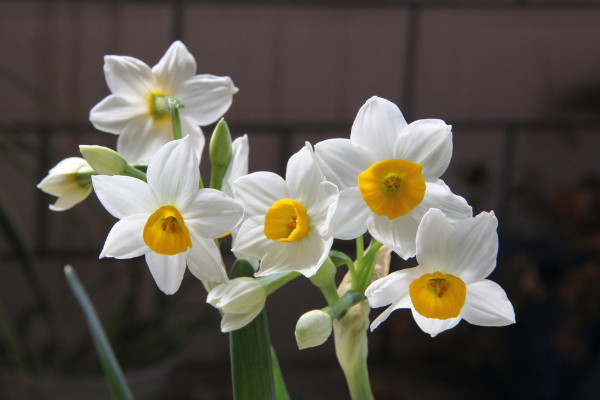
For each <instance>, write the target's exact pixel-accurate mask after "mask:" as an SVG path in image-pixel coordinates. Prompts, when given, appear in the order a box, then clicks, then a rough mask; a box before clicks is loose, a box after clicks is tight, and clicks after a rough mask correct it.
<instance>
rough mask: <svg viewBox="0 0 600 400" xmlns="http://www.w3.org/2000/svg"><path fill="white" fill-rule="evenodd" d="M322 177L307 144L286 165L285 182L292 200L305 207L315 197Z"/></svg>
mask: <svg viewBox="0 0 600 400" xmlns="http://www.w3.org/2000/svg"><path fill="white" fill-rule="evenodd" d="M323 180H324V177H323V173H322V172H321V169H320V168H319V165H318V164H317V162H316V161H315V159H314V154H313V151H312V148H311V147H310V145H309V144H308V143H307V144H306V145H305V146H304V147H303V148H302V149H300V151H298V152H297V153H295V154H293V155H292V156H291V157H290V159H289V160H288V163H287V170H286V175H285V181H286V182H287V185H288V188H289V191H290V195H291V196H292V198H293V199H294V200H297V201H299V202H300V203H302V204H304V205H306V204H308V203H309V202H310V201H312V200H313V199H314V198H315V197H316V195H317V188H318V187H319V184H320V183H321V182H323Z"/></svg>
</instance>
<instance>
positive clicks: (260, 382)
mask: <svg viewBox="0 0 600 400" xmlns="http://www.w3.org/2000/svg"><path fill="white" fill-rule="evenodd" d="M253 275H254V268H253V267H252V264H250V263H249V262H248V261H246V260H237V261H236V262H235V263H234V264H233V267H232V268H231V276H230V278H232V279H233V278H238V277H241V276H253ZM229 349H230V353H231V357H230V358H231V379H232V383H233V397H234V399H235V400H275V399H276V397H275V379H274V376H273V375H274V374H273V358H272V348H271V341H270V339H269V328H268V326H267V313H266V310H265V309H264V308H263V310H262V311H261V313H260V314H258V316H257V317H256V318H255V319H254V320H253V321H252V322H250V323H249V324H248V325H246V326H245V327H243V328H241V329H238V330H235V331H232V332H230V333H229Z"/></svg>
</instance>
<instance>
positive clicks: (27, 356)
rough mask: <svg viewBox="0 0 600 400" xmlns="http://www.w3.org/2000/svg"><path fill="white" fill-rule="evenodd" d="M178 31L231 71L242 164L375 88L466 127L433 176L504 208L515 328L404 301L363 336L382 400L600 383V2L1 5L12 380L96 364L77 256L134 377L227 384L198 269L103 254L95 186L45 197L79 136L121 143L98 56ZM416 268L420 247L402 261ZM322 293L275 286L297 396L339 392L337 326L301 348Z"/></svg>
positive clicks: (217, 68) (71, 375)
mask: <svg viewBox="0 0 600 400" xmlns="http://www.w3.org/2000/svg"><path fill="white" fill-rule="evenodd" d="M175 39H181V40H182V41H183V42H184V43H185V44H186V46H187V47H188V49H189V50H190V51H191V52H192V54H193V55H194V56H195V57H196V61H197V64H198V73H210V74H215V75H228V76H230V77H231V78H232V79H233V81H234V82H235V84H236V86H237V87H238V88H239V89H240V91H239V93H237V94H236V95H235V96H234V101H233V105H232V107H231V109H230V110H229V111H228V112H227V114H226V115H225V118H226V120H227V121H228V123H229V125H230V128H231V131H232V135H233V136H234V137H236V136H240V135H242V134H244V133H247V134H248V135H249V140H250V148H251V151H250V171H258V170H268V171H273V172H278V173H280V174H281V173H283V171H284V170H285V163H286V161H287V159H288V157H289V156H290V155H291V154H293V153H294V152H296V151H297V150H298V149H299V148H300V147H301V146H302V144H303V143H304V142H305V141H310V142H311V143H313V144H314V143H316V142H318V141H321V140H323V139H326V138H331V137H348V136H349V133H350V126H351V124H352V122H353V120H354V117H355V115H356V112H357V111H358V109H359V108H360V106H361V105H362V104H363V103H364V102H365V101H366V100H367V99H368V98H369V97H371V96H372V95H378V96H381V97H385V98H387V99H390V100H392V101H394V102H395V103H397V104H398V106H399V107H400V108H401V110H402V111H403V113H404V115H405V117H406V119H407V120H408V121H409V122H410V121H413V120H415V119H421V118H441V119H443V120H445V121H446V122H447V123H449V124H451V125H453V132H454V155H453V159H452V162H451V164H450V167H449V169H448V171H447V172H446V174H445V175H444V176H443V177H442V178H443V179H444V180H445V181H446V182H447V183H448V184H449V185H450V187H451V188H452V189H453V191H454V192H455V193H457V194H460V195H463V196H464V197H465V198H466V199H467V200H468V201H469V203H470V204H471V205H472V206H473V209H474V212H475V213H479V212H481V211H488V210H492V209H493V210H494V211H495V212H496V214H497V215H498V218H499V221H500V226H499V233H500V254H499V260H498V267H497V269H496V271H495V272H494V273H493V274H492V275H491V279H493V280H495V281H497V282H498V283H500V284H501V285H502V286H503V287H504V288H505V290H506V292H507V294H508V296H509V299H511V301H512V302H513V305H514V306H515V310H516V315H517V324H516V325H514V326H511V327H508V328H482V327H473V326H468V324H466V323H465V322H462V323H461V324H460V325H459V326H458V327H457V328H455V329H453V330H451V331H448V332H445V333H442V334H441V335H440V336H438V337H436V338H434V339H431V338H430V337H429V336H427V335H426V334H424V333H423V332H421V331H420V330H419V329H418V327H417V326H416V324H415V323H414V321H413V320H412V317H411V316H410V314H409V313H408V312H402V311H399V312H396V313H394V314H392V317H390V318H389V319H388V321H387V322H386V323H385V324H383V325H382V326H381V327H380V328H378V329H377V331H376V332H374V333H373V334H371V335H370V345H371V347H370V366H371V375H372V381H373V386H374V391H375V393H376V396H377V398H378V399H429V398H436V399H455V398H456V399H458V398H461V399H465V398H473V399H478V398H482V397H483V396H485V397H486V398H488V399H508V398H511V399H594V398H598V395H597V390H596V388H595V383H596V382H597V380H598V379H600V357H599V355H600V353H599V349H598V345H599V343H600V339H599V338H600V329H599V328H600V284H599V283H600V168H599V167H600V161H599V157H598V155H599V151H600V72H599V71H600V3H598V2H597V1H592V0H590V1H580V0H564V1H559V0H557V1H544V0H538V1H535V0H530V1H527V0H523V1H520V0H487V1H486V0H447V1H441V0H439V1H438V0H431V1H426V0H422V1H419V0H406V1H402V0H398V1H394V0H388V1H375V0H373V1H367V0H364V1H360V0H354V1H342V0H338V1H325V0H305V1H300V0H298V1H225V2H219V1H201V0H180V1H166V0H165V1H159V0H156V1H135V0H129V1H127V0H124V1H104V2H100V1H92V0H90V1H52V2H44V1H6V0H3V1H0V48H1V49H2V51H1V52H0V72H1V75H0V78H1V79H0V93H1V96H0V124H1V127H2V131H1V132H0V138H2V139H1V141H0V146H1V150H2V153H1V154H0V166H1V170H2V173H1V174H0V182H1V191H0V194H1V197H0V201H1V205H2V210H3V221H4V220H5V217H6V218H9V219H10V220H12V222H13V225H14V226H17V227H18V229H19V231H20V237H21V239H22V240H21V241H19V240H18V237H17V238H15V237H14V235H11V234H9V233H7V231H4V232H3V234H4V237H3V240H0V250H1V252H2V260H3V263H2V266H1V268H2V272H3V278H2V279H0V289H1V292H0V300H1V302H2V304H0V306H1V309H2V310H3V314H5V315H4V317H5V318H4V317H3V319H4V320H6V321H9V322H10V324H11V325H12V328H10V327H9V328H6V329H9V330H10V329H12V331H13V332H15V333H16V334H15V335H14V336H15V337H16V338H17V339H18V341H19V342H20V343H19V344H17V345H15V346H16V347H15V346H13V347H11V346H9V345H7V344H6V343H4V345H3V350H4V353H3V354H4V358H3V362H2V364H3V366H4V369H5V370H6V373H5V374H4V375H6V377H5V378H3V379H4V381H2V382H5V383H4V384H3V385H1V386H0V397H2V398H15V399H16V398H29V397H27V396H33V397H31V398H42V397H39V393H40V392H39V390H42V389H39V388H37V386H36V385H37V383H36V381H37V376H38V375H41V376H42V377H43V378H44V379H46V378H47V379H50V378H52V379H54V377H55V376H62V379H63V380H64V379H66V382H67V385H68V386H73V385H75V382H76V381H77V382H79V381H82V380H85V379H87V377H88V375H89V373H92V372H98V367H97V360H96V358H95V354H94V351H93V348H92V347H91V343H90V342H89V341H88V333H87V330H86V327H85V323H84V320H83V316H82V314H81V312H80V311H79V308H78V306H77V304H75V301H74V298H73V296H72V294H71V292H70V291H69V290H68V288H67V286H66V282H65V280H64V277H63V271H62V267H63V266H64V265H65V264H72V265H74V266H75V268H76V270H77V271H78V273H79V275H80V277H81V278H82V280H83V281H84V284H86V287H87V288H88V290H89V291H90V293H91V295H92V300H93V301H94V303H95V304H96V306H97V307H98V309H99V312H100V315H101V317H102V319H103V322H104V323H105V325H106V326H107V330H108V331H109V334H110V335H111V340H113V342H114V344H115V348H116V350H117V353H118V355H119V358H120V359H122V360H123V364H124V365H125V368H126V370H128V371H131V372H132V373H134V377H137V375H135V373H136V371H139V370H140V369H142V370H144V369H146V370H147V369H148V366H149V365H155V364H156V365H159V367H156V368H154V369H152V368H150V369H152V373H157V374H158V372H156V371H159V372H160V371H162V375H163V379H161V380H159V379H158V378H151V379H150V382H152V384H153V385H154V386H153V393H154V394H155V397H152V396H148V397H144V396H145V395H144V394H142V392H143V389H135V390H140V392H137V393H139V394H140V396H141V397H140V398H175V399H227V398H230V396H231V394H230V393H229V390H230V389H229V377H228V374H229V370H228V364H227V363H228V358H227V357H228V355H227V352H228V347H227V346H228V345H227V336H226V335H223V334H221V333H220V332H219V331H218V323H219V321H218V313H217V312H216V311H215V310H213V309H212V308H210V307H209V306H207V305H205V293H204V291H203V289H202V286H201V285H200V283H199V282H197V281H195V279H194V278H193V277H192V276H191V275H190V274H187V275H186V277H185V278H184V287H183V288H182V291H181V293H178V294H177V295H175V296H170V297H169V298H166V296H164V295H162V293H160V292H159V291H158V289H157V288H156V287H155V285H154V282H153V281H152V278H151V276H150V274H149V273H148V272H147V267H146V266H145V264H144V262H143V259H141V260H133V261H117V260H112V259H103V260H98V259H97V257H98V254H99V252H100V249H101V247H102V245H103V243H104V239H105V238H106V234H107V233H108V231H109V230H110V227H111V226H112V224H113V223H114V222H115V220H114V219H113V218H112V217H111V216H110V215H108V214H107V213H106V212H105V211H104V209H103V208H102V206H101V205H100V204H99V202H98V201H97V199H96V198H95V196H94V195H92V196H90V198H88V200H86V202H85V203H83V204H80V205H78V206H76V207H75V208H74V209H72V210H70V211H67V212H64V213H53V212H51V211H49V210H48V209H47V205H48V204H49V203H52V202H54V199H53V198H51V197H50V196H47V195H45V194H43V193H41V192H40V191H38V190H37V189H36V188H35V185H36V184H37V183H38V182H39V181H40V180H41V179H42V178H43V177H44V176H45V175H46V173H47V171H48V169H50V168H51V167H52V166H54V165H55V164H56V163H57V162H58V161H60V160H62V159H63V158H66V157H70V156H78V155H79V154H78V147H77V146H78V145H79V144H102V145H105V146H109V147H113V148H114V146H115V144H116V137H115V136H113V135H110V134H107V133H103V132H99V131H96V130H94V128H93V127H92V126H91V124H90V123H89V121H88V113H89V110H90V109H91V108H92V107H93V106H94V105H95V104H96V103H98V102H99V101H100V100H102V99H103V98H104V97H105V96H106V95H108V94H109V91H108V88H107V87H106V84H105V81H104V75H103V71H102V65H103V56H104V55H106V54H119V55H130V56H134V57H137V58H140V59H142V60H143V61H145V62H146V63H147V64H149V65H151V66H152V65H154V64H156V63H157V62H158V60H159V58H160V57H161V56H162V55H163V53H164V52H165V50H166V49H167V48H168V46H169V45H170V43H171V42H172V41H173V40H175ZM211 131H212V127H207V128H205V129H204V132H205V135H209V134H210V132H211ZM205 158H207V157H205ZM205 161H206V160H205ZM203 167H204V169H203V173H204V174H206V173H207V168H206V167H207V163H206V162H203ZM205 179H207V177H206V175H205ZM3 224H4V222H3ZM3 226H4V225H3ZM341 245H344V244H343V243H341ZM406 265H409V266H413V265H414V261H413V263H411V262H408V263H400V261H399V260H394V265H393V268H399V267H401V266H406ZM323 305H324V301H322V300H321V298H320V294H319V293H318V291H317V289H315V288H313V287H312V286H311V285H310V284H309V283H307V282H306V281H301V280H298V281H295V282H293V283H292V284H290V285H289V288H288V287H286V288H285V289H284V290H282V291H281V293H276V294H275V295H274V296H273V297H272V298H269V302H268V305H267V306H268V311H269V314H270V326H271V334H272V339H273V344H274V346H275V348H276V349H277V350H278V352H279V355H280V361H281V365H282V368H283V370H284V375H285V376H286V378H287V380H288V385H289V387H290V392H291V393H292V396H294V395H295V396H294V398H298V399H300V398H307V399H308V398H311V399H314V398H327V399H338V398H339V399H344V398H347V397H348V396H347V392H346V388H345V383H344V380H343V376H342V373H341V370H339V368H338V367H337V366H336V360H335V355H334V352H333V344H332V341H331V340H330V341H329V342H328V343H326V344H325V345H324V346H322V347H320V348H316V349H308V350H304V351H302V352H300V351H298V350H297V349H296V345H295V341H294V336H293V332H294V326H295V323H296V320H297V318H298V317H299V316H300V315H301V314H302V313H303V312H305V311H307V310H310V309H312V308H320V307H322V306H323ZM2 310H0V311H2ZM379 312H380V310H375V311H373V313H372V315H376V313H379ZM19 346H20V347H19ZM11 348H12V349H13V350H11ZM14 349H20V350H18V351H17V350H14ZM19 370H20V371H21V373H19V372H18V371H19ZM15 371H17V372H15ZM4 375H3V376H4ZM65 376H66V378H65ZM151 376H153V375H151ZM57 379H58V378H57ZM132 379H133V378H132ZM136 379H137V378H136ZM139 379H142V380H141V382H144V381H143V378H139ZM42 380H43V379H42ZM141 387H149V383H148V382H147V381H146V383H142V384H141ZM2 391H5V393H4V395H2V393H1V392H2ZM36 391H38V392H36ZM32 393H34V394H32ZM36 396H37V397H36ZM48 398H50V397H48ZM57 398H59V397H57ZM60 398H64V397H60ZM80 398H81V397H80ZM85 398H91V397H85ZM100 398H102V397H100Z"/></svg>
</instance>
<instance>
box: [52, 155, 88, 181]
mask: <svg viewBox="0 0 600 400" xmlns="http://www.w3.org/2000/svg"><path fill="white" fill-rule="evenodd" d="M84 168H86V169H90V165H89V164H88V162H87V161H85V159H83V158H81V157H68V158H65V159H64V160H62V161H60V162H59V163H58V164H56V165H55V166H54V167H52V169H50V171H48V176H49V177H50V176H56V175H64V174H72V173H74V172H77V171H80V170H82V169H84Z"/></svg>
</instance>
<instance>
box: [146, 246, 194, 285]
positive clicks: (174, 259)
mask: <svg viewBox="0 0 600 400" xmlns="http://www.w3.org/2000/svg"><path fill="white" fill-rule="evenodd" d="M186 256H187V254H186V252H183V253H179V254H175V255H174V256H167V255H164V254H157V253H155V252H153V251H151V252H149V253H147V254H146V263H147V264H148V268H150V272H151V273H152V277H153V278H154V281H155V282H156V285H157V286H158V288H159V289H160V290H162V291H163V292H164V293H165V294H173V293H175V292H176V291H177V289H179V286H180V285H181V281H182V280H183V274H184V273H185V258H186Z"/></svg>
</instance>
